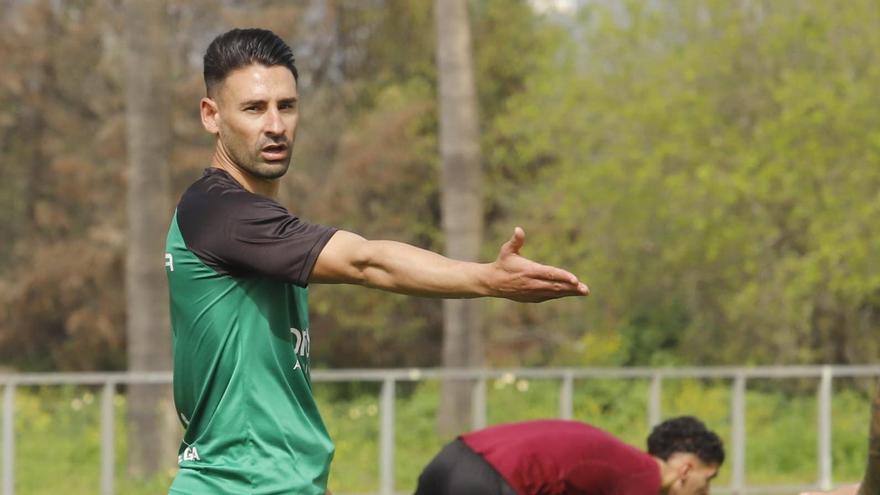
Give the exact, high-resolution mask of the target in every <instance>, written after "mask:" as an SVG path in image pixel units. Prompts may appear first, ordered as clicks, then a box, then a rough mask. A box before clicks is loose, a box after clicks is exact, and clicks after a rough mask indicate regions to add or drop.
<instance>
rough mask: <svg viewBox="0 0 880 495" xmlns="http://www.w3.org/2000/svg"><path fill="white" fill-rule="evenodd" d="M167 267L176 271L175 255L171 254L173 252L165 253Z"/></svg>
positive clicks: (170, 270)
mask: <svg viewBox="0 0 880 495" xmlns="http://www.w3.org/2000/svg"><path fill="white" fill-rule="evenodd" d="M165 268H167V269H168V271H169V272H173V271H174V256H171V253H165Z"/></svg>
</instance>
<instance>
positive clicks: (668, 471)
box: [654, 457, 678, 495]
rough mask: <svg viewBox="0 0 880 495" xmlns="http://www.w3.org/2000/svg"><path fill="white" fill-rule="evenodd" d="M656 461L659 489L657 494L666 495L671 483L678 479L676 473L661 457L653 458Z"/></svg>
mask: <svg viewBox="0 0 880 495" xmlns="http://www.w3.org/2000/svg"><path fill="white" fill-rule="evenodd" d="M654 461H655V462H657V469H658V470H659V471H660V491H659V492H657V493H658V495H667V494H668V493H669V489H670V488H671V487H672V485H673V483H675V481H676V480H677V479H678V473H677V472H676V470H675V469H673V467H672V466H670V465H669V464H668V463H666V461H664V460H663V459H660V458H657V457H655V458H654Z"/></svg>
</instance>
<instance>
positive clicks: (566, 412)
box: [559, 370, 574, 419]
mask: <svg viewBox="0 0 880 495" xmlns="http://www.w3.org/2000/svg"><path fill="white" fill-rule="evenodd" d="M573 397H574V373H572V371H571V370H565V374H563V375H562V384H561V385H560V389H559V417H560V418H562V419H571V418H572V417H574V399H573Z"/></svg>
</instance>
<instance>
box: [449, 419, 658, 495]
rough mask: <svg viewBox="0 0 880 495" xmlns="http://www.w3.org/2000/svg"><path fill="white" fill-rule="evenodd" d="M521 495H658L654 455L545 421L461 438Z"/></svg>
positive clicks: (573, 425) (576, 425) (576, 426)
mask: <svg viewBox="0 0 880 495" xmlns="http://www.w3.org/2000/svg"><path fill="white" fill-rule="evenodd" d="M461 439H462V441H464V443H465V444H467V446H468V447H470V448H471V449H472V450H473V451H474V452H476V453H477V454H479V455H481V456H482V457H483V458H484V459H486V461H488V462H489V464H491V465H492V466H493V467H494V468H495V470H496V471H498V473H499V474H501V476H503V477H504V479H506V480H507V482H508V483H510V486H511V487H513V489H514V490H516V491H517V493H519V494H520V495H657V494H658V493H659V492H660V468H659V466H658V465H657V461H656V460H655V459H654V458H653V457H651V456H650V455H648V454H646V453H644V452H642V451H640V450H639V449H636V448H635V447H632V446H630V445H627V444H625V443H623V442H621V441H620V440H618V439H616V438H614V437H613V436H611V435H610V434H608V433H606V432H604V431H602V430H600V429H598V428H595V427H593V426H590V425H587V424H584V423H580V422H577V421H562V420H541V421H526V422H522V423H510V424H504V425H498V426H492V427H490V428H486V429H483V430H479V431H475V432H472V433H468V434H466V435H462V437H461Z"/></svg>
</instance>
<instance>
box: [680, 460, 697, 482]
mask: <svg viewBox="0 0 880 495" xmlns="http://www.w3.org/2000/svg"><path fill="white" fill-rule="evenodd" d="M693 468H694V463H693V462H691V461H690V459H686V460H684V461H683V462H682V463H681V464H679V466H678V479H680V480H681V481H682V482H684V481H685V480H686V479H687V477H688V475H689V474H691V470H692V469H693Z"/></svg>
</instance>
